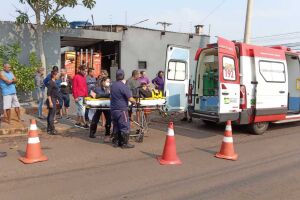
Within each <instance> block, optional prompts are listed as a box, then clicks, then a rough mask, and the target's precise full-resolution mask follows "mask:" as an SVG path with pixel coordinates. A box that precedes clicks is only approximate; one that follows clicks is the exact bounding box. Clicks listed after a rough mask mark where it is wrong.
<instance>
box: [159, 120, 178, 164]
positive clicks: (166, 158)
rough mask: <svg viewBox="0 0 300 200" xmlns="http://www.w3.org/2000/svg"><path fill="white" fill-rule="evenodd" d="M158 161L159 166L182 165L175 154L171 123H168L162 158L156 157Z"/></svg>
mask: <svg viewBox="0 0 300 200" xmlns="http://www.w3.org/2000/svg"><path fill="white" fill-rule="evenodd" d="M158 161H159V163H160V164H161V165H179V164H181V163H182V162H181V161H180V159H179V158H178V156H177V153H176V143H175V136H174V125H173V122H169V127H168V133H167V137H166V142H165V147H164V151H163V154H162V156H159V157H158Z"/></svg>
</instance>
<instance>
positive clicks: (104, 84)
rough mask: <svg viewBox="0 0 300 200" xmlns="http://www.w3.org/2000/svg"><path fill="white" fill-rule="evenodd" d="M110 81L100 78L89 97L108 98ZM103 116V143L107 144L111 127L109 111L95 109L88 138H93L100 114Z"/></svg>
mask: <svg viewBox="0 0 300 200" xmlns="http://www.w3.org/2000/svg"><path fill="white" fill-rule="evenodd" d="M109 86H110V80H109V78H108V77H104V78H102V79H101V80H100V81H99V80H98V83H97V84H96V86H95V88H93V89H92V90H91V92H90V95H91V96H92V97H93V98H110V88H109ZM102 113H103V114H104V116H105V119H106V122H105V137H104V142H105V143H107V142H109V141H110V127H111V117H110V110H105V109H97V110H96V112H95V114H94V116H93V119H92V122H91V125H90V138H95V137H96V136H95V133H96V131H97V127H98V122H99V119H100V116H101V114H102Z"/></svg>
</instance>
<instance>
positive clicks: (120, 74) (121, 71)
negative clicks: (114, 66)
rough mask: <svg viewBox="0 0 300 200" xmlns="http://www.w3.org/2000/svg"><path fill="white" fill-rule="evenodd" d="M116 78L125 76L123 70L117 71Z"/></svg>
mask: <svg viewBox="0 0 300 200" xmlns="http://www.w3.org/2000/svg"><path fill="white" fill-rule="evenodd" d="M116 76H125V73H124V70H123V69H118V70H117V73H116Z"/></svg>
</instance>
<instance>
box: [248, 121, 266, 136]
mask: <svg viewBox="0 0 300 200" xmlns="http://www.w3.org/2000/svg"><path fill="white" fill-rule="evenodd" d="M249 126H250V127H249V128H250V131H251V133H252V134H255V135H262V134H264V133H265V132H266V130H267V129H268V127H269V122H257V123H253V124H250V125H249Z"/></svg>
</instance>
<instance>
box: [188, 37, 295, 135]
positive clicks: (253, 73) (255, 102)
mask: <svg viewBox="0 0 300 200" xmlns="http://www.w3.org/2000/svg"><path fill="white" fill-rule="evenodd" d="M195 60H197V62H198V64H197V68H196V72H195V73H196V76H195V77H196V79H195V83H196V84H195V87H194V93H195V95H196V97H195V99H194V100H195V101H194V104H195V105H194V112H193V114H192V115H193V117H195V118H200V119H202V120H203V121H204V122H208V123H209V122H210V123H211V122H217V123H219V122H225V121H227V120H232V121H234V122H235V123H237V124H248V125H249V127H250V128H251V131H252V132H253V133H255V134H263V133H264V132H265V131H266V130H267V128H268V126H269V123H270V122H274V123H284V122H292V121H300V61H299V60H300V54H299V53H297V52H294V51H292V50H290V49H289V48H287V47H283V46H274V47H263V46H255V45H249V44H245V43H239V42H232V41H229V40H226V39H223V38H218V42H217V43H216V44H209V45H207V48H203V49H198V51H197V54H196V56H195Z"/></svg>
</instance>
